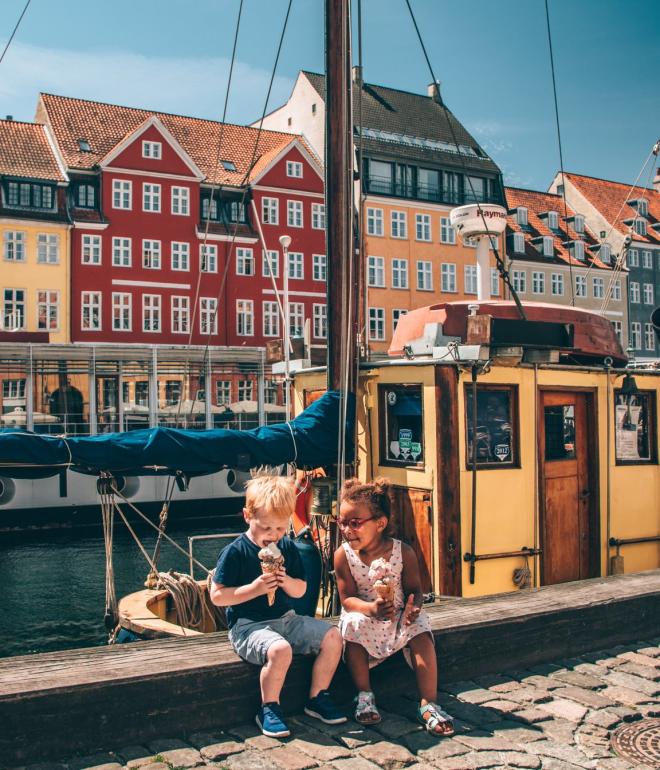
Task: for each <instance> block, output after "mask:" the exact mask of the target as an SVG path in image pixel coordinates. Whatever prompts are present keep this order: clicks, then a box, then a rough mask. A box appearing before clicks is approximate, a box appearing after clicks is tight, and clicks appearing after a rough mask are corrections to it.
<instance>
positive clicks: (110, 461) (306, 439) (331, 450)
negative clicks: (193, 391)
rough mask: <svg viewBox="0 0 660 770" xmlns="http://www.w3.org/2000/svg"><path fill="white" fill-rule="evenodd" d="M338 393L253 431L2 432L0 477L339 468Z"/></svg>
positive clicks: (349, 451) (349, 425) (351, 411)
mask: <svg viewBox="0 0 660 770" xmlns="http://www.w3.org/2000/svg"><path fill="white" fill-rule="evenodd" d="M346 406H347V413H346V414H347V417H346V437H347V439H346V455H347V462H350V461H351V460H352V459H353V451H354V447H353V441H352V436H353V424H354V421H355V396H354V395H353V394H352V393H349V394H348V398H347V404H346ZM341 410H342V394H341V393H340V392H339V391H329V392H327V393H325V394H324V395H323V396H321V398H319V399H317V400H316V401H315V402H314V403H313V404H311V405H310V406H309V407H308V408H307V409H305V411H304V412H302V413H301V414H299V415H298V416H297V417H296V418H295V419H294V420H292V421H291V422H289V423H286V422H284V423H278V424H276V425H268V426H264V427H261V428H254V429H253V430H225V429H215V430H183V429H178V428H149V429H146V430H134V431H127V432H125V433H106V434H103V435H99V436H71V437H66V438H63V437H58V436H42V435H37V434H35V433H30V432H28V431H24V430H15V429H13V430H5V431H0V476H9V477H13V478H45V477H47V476H54V475H55V474H56V473H59V472H60V471H61V470H62V469H64V468H67V467H68V468H71V469H72V470H74V471H78V472H79V473H89V474H98V473H99V472H100V471H107V472H109V473H112V474H123V475H132V476H137V475H140V476H144V475H153V474H174V473H177V472H182V473H185V474H186V475H188V476H200V475H204V474H207V473H215V472H216V471H218V470H221V469H222V468H245V469H247V468H255V467H258V466H260V465H281V464H283V463H288V462H295V463H296V464H297V466H298V467H299V468H318V467H320V466H322V465H330V464H332V463H336V462H337V440H338V439H337V437H338V428H339V420H340V415H341Z"/></svg>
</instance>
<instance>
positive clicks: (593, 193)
mask: <svg viewBox="0 0 660 770" xmlns="http://www.w3.org/2000/svg"><path fill="white" fill-rule="evenodd" d="M564 173H565V176H566V178H567V179H568V180H570V182H571V183H572V184H573V185H574V186H575V187H576V189H577V190H578V191H579V192H581V193H582V195H584V197H585V198H586V199H587V200H588V201H589V202H590V203H591V204H592V205H593V206H594V208H596V209H597V210H598V211H599V212H600V213H601V214H602V216H603V217H604V218H605V220H606V221H607V222H608V223H609V225H610V226H612V225H613V224H614V223H615V220H616V224H615V229H616V231H617V232H618V233H620V234H621V235H627V234H628V233H629V232H630V229H629V227H628V225H625V224H624V222H625V221H626V220H630V219H634V218H635V217H636V216H638V214H637V209H636V208H635V207H634V206H631V205H630V204H629V203H626V204H625V205H623V204H624V201H625V200H626V199H627V198H628V194H629V193H630V185H629V184H623V183H621V182H611V181H609V180H607V179H598V178H597V177H593V176H583V175H582V174H572V173H568V172H564ZM638 198H646V200H647V201H648V202H649V214H648V217H646V219H647V220H648V226H647V235H646V236H644V235H639V234H638V233H635V232H632V233H631V234H632V236H633V239H634V240H635V241H644V242H646V243H655V244H659V245H660V232H656V231H655V230H653V229H652V227H651V225H653V224H657V223H658V222H659V221H660V193H658V192H656V190H652V189H649V188H648V187H636V188H635V190H634V191H633V193H632V195H631V196H630V200H637V199H638ZM622 206H623V210H622V211H621V213H620V214H619V210H620V209H621V207H622ZM617 214H619V218H618V219H616V217H617Z"/></svg>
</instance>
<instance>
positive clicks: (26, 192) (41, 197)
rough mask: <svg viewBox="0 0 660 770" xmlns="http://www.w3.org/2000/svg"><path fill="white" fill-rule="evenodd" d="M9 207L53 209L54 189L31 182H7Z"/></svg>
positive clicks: (6, 190) (6, 189)
mask: <svg viewBox="0 0 660 770" xmlns="http://www.w3.org/2000/svg"><path fill="white" fill-rule="evenodd" d="M5 193H6V200H7V206H9V207H12V208H13V207H19V208H31V209H51V210H52V208H53V188H52V187H51V186H50V185H43V184H32V183H30V182H6V186H5Z"/></svg>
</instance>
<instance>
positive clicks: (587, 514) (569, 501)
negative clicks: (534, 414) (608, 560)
mask: <svg viewBox="0 0 660 770" xmlns="http://www.w3.org/2000/svg"><path fill="white" fill-rule="evenodd" d="M589 400H590V395H589V394H586V393H581V392H574V391H556V392H555V391H552V392H550V391H542V392H541V394H540V407H541V408H540V410H539V411H540V414H539V422H540V424H539V456H540V469H541V474H540V485H541V490H540V492H541V501H540V502H541V506H540V508H541V548H542V551H543V553H542V556H541V580H542V582H543V584H544V585H552V584H554V583H564V582H567V581H569V580H581V579H583V578H587V577H591V576H592V569H591V566H590V565H591V563H592V561H593V559H592V553H591V550H592V541H593V535H594V534H595V530H596V528H597V525H595V523H594V512H595V503H596V490H595V483H594V482H595V480H594V478H593V476H594V474H593V473H592V472H590V465H591V464H590V460H589V448H590V446H591V445H592V444H595V437H594V435H593V434H594V431H595V425H594V422H593V419H592V415H591V408H590V403H589Z"/></svg>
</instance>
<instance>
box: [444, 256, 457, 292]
mask: <svg viewBox="0 0 660 770" xmlns="http://www.w3.org/2000/svg"><path fill="white" fill-rule="evenodd" d="M440 291H449V292H454V291H458V289H457V287H456V265H454V264H452V263H451V262H443V263H442V265H440Z"/></svg>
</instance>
